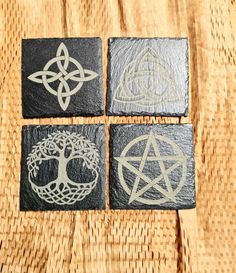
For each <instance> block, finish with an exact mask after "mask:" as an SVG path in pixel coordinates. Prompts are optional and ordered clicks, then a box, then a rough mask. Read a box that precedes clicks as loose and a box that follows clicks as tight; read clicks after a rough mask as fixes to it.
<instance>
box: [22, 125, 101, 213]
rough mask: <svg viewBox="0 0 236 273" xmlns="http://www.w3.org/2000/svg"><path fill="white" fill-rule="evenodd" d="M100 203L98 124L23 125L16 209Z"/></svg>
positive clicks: (83, 207)
mask: <svg viewBox="0 0 236 273" xmlns="http://www.w3.org/2000/svg"><path fill="white" fill-rule="evenodd" d="M104 208H105V132H104V125H69V126H64V125H63V126H62V125H55V126H49V125H42V126H23V130H22V160H21V186H20V209H21V210H89V209H104Z"/></svg>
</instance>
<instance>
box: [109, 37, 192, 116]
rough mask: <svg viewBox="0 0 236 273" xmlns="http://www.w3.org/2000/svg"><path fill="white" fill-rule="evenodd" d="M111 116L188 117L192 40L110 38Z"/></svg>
mask: <svg viewBox="0 0 236 273" xmlns="http://www.w3.org/2000/svg"><path fill="white" fill-rule="evenodd" d="M108 46H109V49H108V80H107V84H108V91H107V109H106V112H107V115H124V116H127V115H131V116H133V115H155V116H186V115H187V114H188V40H187V39H186V38H178V39H177V38H110V39H109V44H108Z"/></svg>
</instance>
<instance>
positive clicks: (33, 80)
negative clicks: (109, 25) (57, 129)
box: [22, 38, 104, 118]
mask: <svg viewBox="0 0 236 273" xmlns="http://www.w3.org/2000/svg"><path fill="white" fill-rule="evenodd" d="M22 107H23V117H24V118H35V117H39V118H41V117H66V116H99V115H102V114H103V111H104V102H103V71H102V42H101V39H100V38H63V39H59V38H52V39H25V40H22Z"/></svg>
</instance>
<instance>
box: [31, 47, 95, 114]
mask: <svg viewBox="0 0 236 273" xmlns="http://www.w3.org/2000/svg"><path fill="white" fill-rule="evenodd" d="M55 63H56V65H57V67H58V70H59V71H58V72H55V71H51V70H50V67H51V66H52V65H54V64H55ZM70 63H73V64H74V65H75V66H76V68H77V69H76V70H73V71H71V72H68V71H67V69H68V68H69V65H70ZM97 76H98V74H97V73H95V72H93V71H91V70H88V69H83V67H82V65H81V64H80V63H79V62H78V61H77V60H75V59H74V58H72V57H70V56H69V52H68V50H67V48H66V46H65V44H64V43H61V44H60V45H59V47H58V49H57V52H56V57H54V58H52V59H51V60H49V61H48V62H47V63H46V65H45V66H44V68H43V70H42V71H38V72H35V73H33V74H32V75H30V76H29V77H28V79H29V80H31V81H33V82H37V83H42V84H43V85H44V88H45V89H46V90H47V91H48V92H49V93H51V94H52V95H54V96H56V97H57V99H58V103H59V105H60V106H61V108H62V110H64V111H65V110H66V109H67V107H68V106H69V103H70V98H71V96H72V95H74V94H76V93H77V92H78V91H79V90H80V89H81V87H82V86H83V84H84V82H86V81H91V80H93V79H94V78H96V77H97ZM69 80H71V81H74V82H77V85H76V86H75V87H74V88H73V89H72V90H71V89H70V86H69V84H68V81H69ZM56 81H59V84H58V86H57V89H56V90H55V89H53V87H52V86H50V84H51V83H53V82H56Z"/></svg>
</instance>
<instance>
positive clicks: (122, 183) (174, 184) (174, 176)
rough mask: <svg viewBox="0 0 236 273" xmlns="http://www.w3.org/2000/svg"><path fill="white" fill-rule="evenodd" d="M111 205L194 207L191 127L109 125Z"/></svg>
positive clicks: (112, 206)
mask: <svg viewBox="0 0 236 273" xmlns="http://www.w3.org/2000/svg"><path fill="white" fill-rule="evenodd" d="M109 176H110V206H111V208H112V209H189V208H194V207H195V181H194V177H195V167H194V147H193V132H192V125H190V124H185V125H176V124H175V125H173V124H168V125H134V124H133V125H111V127H110V174H109Z"/></svg>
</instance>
